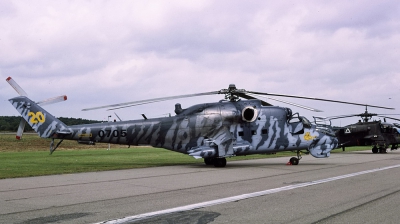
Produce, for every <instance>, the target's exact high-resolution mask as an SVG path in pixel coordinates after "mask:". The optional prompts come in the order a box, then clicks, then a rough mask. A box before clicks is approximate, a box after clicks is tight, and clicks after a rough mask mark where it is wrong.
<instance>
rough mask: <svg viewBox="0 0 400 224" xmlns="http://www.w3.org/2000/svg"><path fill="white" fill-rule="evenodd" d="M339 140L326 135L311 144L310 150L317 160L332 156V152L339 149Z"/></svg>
mask: <svg viewBox="0 0 400 224" xmlns="http://www.w3.org/2000/svg"><path fill="white" fill-rule="evenodd" d="M337 146H338V140H337V138H336V137H334V136H331V135H326V134H322V133H321V134H320V136H319V137H318V138H316V139H314V141H313V142H312V143H311V145H310V147H309V148H308V150H309V151H310V154H311V155H312V156H314V157H316V158H326V157H329V156H330V155H331V153H330V152H331V150H332V149H335V148H337Z"/></svg>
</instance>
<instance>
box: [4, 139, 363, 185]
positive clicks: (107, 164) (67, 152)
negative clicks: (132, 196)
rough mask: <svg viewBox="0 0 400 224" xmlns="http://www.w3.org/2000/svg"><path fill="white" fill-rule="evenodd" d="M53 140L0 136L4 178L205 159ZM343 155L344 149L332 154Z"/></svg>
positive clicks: (182, 162) (125, 147)
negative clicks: (52, 145)
mask: <svg viewBox="0 0 400 224" xmlns="http://www.w3.org/2000/svg"><path fill="white" fill-rule="evenodd" d="M49 145H50V140H49V139H42V138H39V137H38V136H37V135H36V134H25V135H24V136H23V139H22V140H16V139H15V135H14V134H10V135H8V134H0V179H4V178H16V177H30V176H41V175H52V174H67V173H79V172H94V171H105V170H120V169H132V168H143V167H155V166H171V165H185V164H195V163H197V164H200V163H201V164H202V163H203V160H202V159H198V160H196V159H194V158H192V157H191V156H188V155H185V154H181V153H177V152H172V151H169V150H165V149H160V148H153V147H131V148H128V147H127V146H121V145H113V144H111V150H107V148H108V144H105V143H99V144H96V145H94V146H93V145H82V144H78V143H77V142H76V141H67V140H66V141H64V142H63V143H62V144H61V145H60V147H59V148H57V150H56V151H55V152H54V153H53V154H52V155H49ZM367 149H370V148H369V147H350V148H346V152H347V151H354V150H367ZM332 152H333V153H342V150H341V149H336V150H334V151H332ZM294 155H295V154H294V153H292V152H282V153H278V154H271V155H250V156H239V157H232V158H228V161H233V160H244V159H259V158H271V157H281V156H294Z"/></svg>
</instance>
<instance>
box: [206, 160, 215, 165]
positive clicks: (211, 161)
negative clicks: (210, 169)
mask: <svg viewBox="0 0 400 224" xmlns="http://www.w3.org/2000/svg"><path fill="white" fill-rule="evenodd" d="M204 163H205V164H206V165H213V164H214V158H204Z"/></svg>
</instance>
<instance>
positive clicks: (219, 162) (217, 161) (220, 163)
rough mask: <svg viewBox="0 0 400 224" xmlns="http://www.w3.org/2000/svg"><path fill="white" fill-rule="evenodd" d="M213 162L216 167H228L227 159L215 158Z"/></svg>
mask: <svg viewBox="0 0 400 224" xmlns="http://www.w3.org/2000/svg"><path fill="white" fill-rule="evenodd" d="M213 162H214V166H215V167H225V166H226V159H225V158H214V159H213Z"/></svg>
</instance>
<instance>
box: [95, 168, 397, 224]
mask: <svg viewBox="0 0 400 224" xmlns="http://www.w3.org/2000/svg"><path fill="white" fill-rule="evenodd" d="M398 167H400V164H399V165H394V166H387V167H382V168H377V169H372V170H365V171H361V172H357V173H350V174H345V175H341V176H336V177H330V178H326V179H322V180H316V181H311V182H306V183H300V184H294V185H289V186H285V187H279V188H273V189H269V190H265V191H258V192H253V193H249V194H242V195H237V196H232V197H227V198H221V199H217V200H212V201H206V202H201V203H196V204H191V205H185V206H181V207H176V208H170V209H165V210H161V211H155V212H149V213H143V214H140V215H134V216H128V217H124V218H120V219H115V220H108V221H103V222H99V223H97V224H123V223H127V222H129V223H130V222H134V221H139V220H142V219H147V218H150V217H154V216H159V215H165V214H170V213H174V212H183V211H189V210H194V209H199V208H205V207H210V206H214V205H220V204H225V203H229V202H235V201H240V200H244V199H248V198H254V197H259V196H264V195H268V194H274V193H278V192H281V191H288V190H293V189H296V188H302V187H308V186H312V185H317V184H323V183H327V182H331V181H335V180H341V179H345V178H349V177H355V176H359V175H363V174H367V173H374V172H378V171H383V170H388V169H393V168H398Z"/></svg>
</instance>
